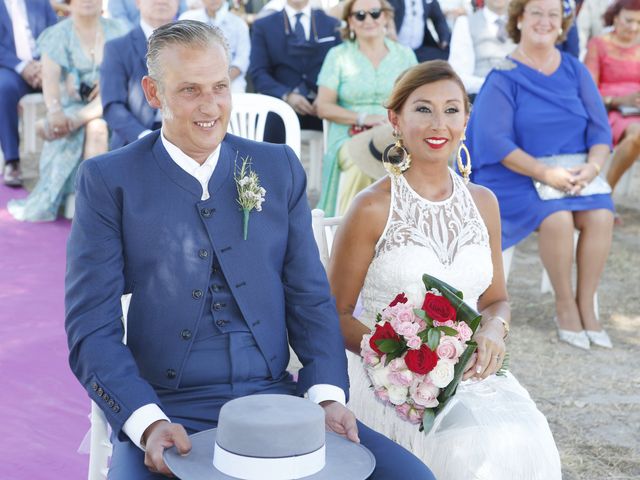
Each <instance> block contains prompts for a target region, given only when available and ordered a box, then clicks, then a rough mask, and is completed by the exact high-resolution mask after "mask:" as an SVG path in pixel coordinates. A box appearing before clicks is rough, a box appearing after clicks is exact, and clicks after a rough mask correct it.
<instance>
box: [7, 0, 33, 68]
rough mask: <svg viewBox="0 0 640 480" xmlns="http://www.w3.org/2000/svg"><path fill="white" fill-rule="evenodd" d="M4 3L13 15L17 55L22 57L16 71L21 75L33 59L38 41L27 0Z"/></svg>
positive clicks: (8, 0) (10, 0)
mask: <svg viewBox="0 0 640 480" xmlns="http://www.w3.org/2000/svg"><path fill="white" fill-rule="evenodd" d="M4 4H5V6H6V8H7V12H9V17H11V25H12V28H13V40H14V43H15V45H16V56H17V57H18V58H19V59H20V63H18V65H16V67H15V71H16V72H17V73H18V74H19V75H20V74H22V71H23V70H24V69H25V67H26V66H27V64H28V63H29V62H30V61H31V60H33V57H34V53H35V50H36V41H35V39H34V38H33V33H32V32H31V27H30V26H29V17H28V16H27V6H26V4H25V0H4Z"/></svg>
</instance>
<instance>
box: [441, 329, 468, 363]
mask: <svg viewBox="0 0 640 480" xmlns="http://www.w3.org/2000/svg"><path fill="white" fill-rule="evenodd" d="M462 352H463V348H462V344H461V343H460V340H458V339H457V338H456V337H449V336H448V335H443V336H442V337H441V338H440V345H438V347H437V348H436V353H437V354H438V357H440V358H444V359H447V360H453V361H454V363H455V362H457V361H458V357H460V355H462Z"/></svg>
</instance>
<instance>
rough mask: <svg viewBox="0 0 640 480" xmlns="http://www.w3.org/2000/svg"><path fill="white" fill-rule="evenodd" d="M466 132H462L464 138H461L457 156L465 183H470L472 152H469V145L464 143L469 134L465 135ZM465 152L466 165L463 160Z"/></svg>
mask: <svg viewBox="0 0 640 480" xmlns="http://www.w3.org/2000/svg"><path fill="white" fill-rule="evenodd" d="M465 133H466V132H463V133H462V138H461V139H460V146H459V147H458V155H457V157H456V160H457V162H458V170H459V171H460V174H461V175H462V178H463V179H464V183H465V184H467V183H469V177H470V175H471V154H470V153H469V149H468V148H467V146H466V145H465V144H464V141H465V140H466V139H467V136H466V135H465ZM463 153H464V154H465V156H466V157H467V164H466V165H465V164H464V163H463V162H462V154H463Z"/></svg>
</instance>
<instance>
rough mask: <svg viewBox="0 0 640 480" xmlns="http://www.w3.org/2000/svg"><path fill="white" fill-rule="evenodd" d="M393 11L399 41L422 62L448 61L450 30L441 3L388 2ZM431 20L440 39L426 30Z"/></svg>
mask: <svg viewBox="0 0 640 480" xmlns="http://www.w3.org/2000/svg"><path fill="white" fill-rule="evenodd" d="M389 3H390V4H391V7H393V10H394V21H395V26H396V32H398V42H400V43H401V44H402V45H405V46H407V47H409V48H411V49H412V50H413V51H414V52H415V54H416V57H417V58H418V61H419V62H424V61H426V60H435V59H441V60H446V59H447V57H448V56H449V40H450V37H451V31H450V30H449V26H448V24H447V19H446V17H445V16H444V14H443V13H442V10H441V9H440V4H439V3H438V0H431V1H429V0H414V1H410V0H389ZM428 20H431V21H432V22H433V26H434V27H435V30H436V33H437V34H438V39H437V40H436V39H435V38H434V37H433V35H432V33H431V31H429V29H428V28H427V21H428Z"/></svg>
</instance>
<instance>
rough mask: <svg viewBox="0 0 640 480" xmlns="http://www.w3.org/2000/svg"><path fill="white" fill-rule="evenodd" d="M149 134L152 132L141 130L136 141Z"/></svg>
mask: <svg viewBox="0 0 640 480" xmlns="http://www.w3.org/2000/svg"><path fill="white" fill-rule="evenodd" d="M150 133H153V130H143V131H141V132H140V135H138V140H140V139H141V138H142V137H146V136H147V135H149V134H150Z"/></svg>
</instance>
